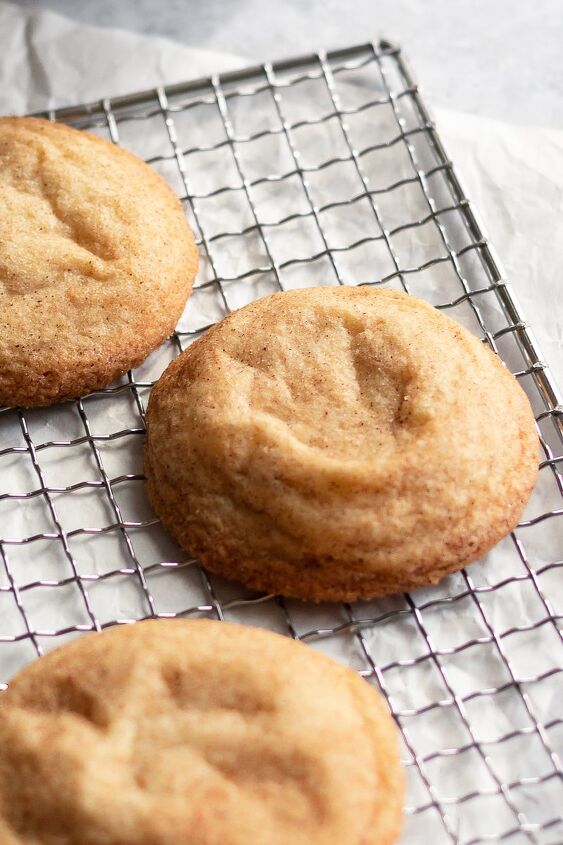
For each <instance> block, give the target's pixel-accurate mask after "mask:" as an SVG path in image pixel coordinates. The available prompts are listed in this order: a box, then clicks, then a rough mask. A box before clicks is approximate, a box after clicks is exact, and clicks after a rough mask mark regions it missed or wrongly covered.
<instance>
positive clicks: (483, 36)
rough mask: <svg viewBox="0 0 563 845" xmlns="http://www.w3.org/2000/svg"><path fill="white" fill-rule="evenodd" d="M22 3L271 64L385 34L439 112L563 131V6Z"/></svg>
mask: <svg viewBox="0 0 563 845" xmlns="http://www.w3.org/2000/svg"><path fill="white" fill-rule="evenodd" d="M20 5H21V6H28V7H33V8H48V9H52V10H54V11H58V12H60V13H62V14H65V15H67V16H68V17H70V18H73V19H75V20H82V21H84V22H88V23H94V24H98V25H101V26H112V27H122V28H124V29H129V30H135V31H137V32H144V33H152V34H155V35H163V36H167V37H169V38H172V39H175V40H177V41H179V42H181V43H183V44H186V45H190V46H194V47H199V48H202V49H209V50H218V51H226V52H229V53H236V54H239V55H241V56H248V57H249V59H250V60H261V61H266V60H270V59H277V58H283V57H285V56H288V55H298V54H300V53H304V52H310V51H312V50H317V49H320V48H330V47H339V46H346V45H349V44H354V43H359V42H361V41H366V40H369V39H372V38H377V37H379V36H385V37H386V38H389V39H391V40H395V41H398V42H400V43H401V45H402V46H403V47H404V48H405V50H406V52H407V54H408V55H409V57H410V58H411V62H412V64H413V65H414V67H415V70H416V75H417V78H418V79H419V80H420V81H421V83H422V85H423V86H424V89H425V91H426V93H427V96H428V99H429V100H430V101H431V102H432V103H433V104H434V105H437V106H446V107H449V108H457V109H459V110H461V111H464V112H469V113H472V114H479V115H485V116H488V117H498V118H500V119H502V120H507V121H510V122H512V123H518V124H524V125H537V126H548V127H554V128H559V129H563V58H562V52H563V51H562V44H563V2H562V0H534V2H531V0H455V2H452V0H350V2H343V0H279V1H278V2H275V0H118V2H115V1H114V0H97V2H95V3H86V2H76V0H20ZM0 41H1V35H0Z"/></svg>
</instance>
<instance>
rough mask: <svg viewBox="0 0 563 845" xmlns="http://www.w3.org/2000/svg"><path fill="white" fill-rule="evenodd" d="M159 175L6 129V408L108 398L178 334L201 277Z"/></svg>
mask: <svg viewBox="0 0 563 845" xmlns="http://www.w3.org/2000/svg"><path fill="white" fill-rule="evenodd" d="M197 262H198V256H197V248H196V246H195V243H194V239H193V236H192V233H191V231H190V229H189V227H188V225H187V222H186V219H185V217H184V214H183V212H182V208H181V205H180V203H179V201H178V199H177V198H176V196H175V194H174V193H173V191H172V190H171V188H170V187H169V186H168V185H167V184H166V182H165V181H164V180H163V179H162V178H161V177H160V176H158V175H157V174H156V173H155V171H154V170H151V168H150V167H149V166H148V165H146V164H145V163H144V162H142V161H141V160H140V159H138V158H137V157H136V156H134V155H132V154H131V153H129V152H127V151H125V150H122V149H119V148H118V147H115V146H114V145H112V144H110V143H109V142H107V141H104V140H102V139H101V138H97V137H96V136H94V135H91V134H89V133H87V132H79V131H77V130H76V129H70V128H69V127H67V126H63V125H62V124H57V123H52V122H49V121H47V120H39V119H36V118H23V117H3V118H0V405H24V406H28V407H29V406H33V405H48V404H50V403H52V402H59V401H62V400H63V399H69V398H73V397H76V396H81V395H83V394H84V393H87V392H89V391H91V390H95V389H97V388H101V387H105V386H106V385H107V384H110V383H111V382H112V381H113V380H114V379H115V378H117V377H118V376H120V375H121V374H122V373H124V372H126V371H127V370H128V369H129V368H130V367H134V366H137V365H138V364H140V363H141V361H142V360H143V359H144V358H145V357H146V355H147V354H148V353H149V352H151V351H152V350H153V349H154V348H155V347H156V346H158V344H159V343H161V341H163V340H164V339H165V338H166V337H168V335H170V334H171V332H172V331H173V329H174V326H175V324H176V322H177V320H178V318H179V316H180V314H181V313H182V310H183V308H184V305H185V303H186V300H187V298H188V296H189V293H190V290H191V286H192V283H193V280H194V276H195V273H196V270H197Z"/></svg>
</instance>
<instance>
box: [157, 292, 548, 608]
mask: <svg viewBox="0 0 563 845" xmlns="http://www.w3.org/2000/svg"><path fill="white" fill-rule="evenodd" d="M538 451H539V450H538V440H537V435H536V432H535V427H534V419H533V416H532V413H531V409H530V405H529V402H528V399H527V398H526V396H525V394H524V392H523V391H522V389H521V388H520V387H519V385H518V384H517V382H516V380H515V378H514V377H513V376H512V375H511V373H510V372H509V371H508V370H507V369H506V367H505V366H504V365H503V364H502V362H501V361H500V360H499V359H498V358H497V357H496V356H495V355H494V354H493V353H492V352H491V351H490V350H489V349H488V348H487V347H486V346H485V345H484V344H483V343H481V342H480V341H479V340H478V339H477V338H475V337H474V336H473V335H471V334H470V333H469V332H468V331H466V330H465V329H464V328H462V327H461V326H459V325H458V324H457V323H455V322H453V320H451V319H449V318H447V317H445V316H444V315H443V314H441V313H440V312H439V311H437V310H435V309H434V308H432V307H431V306H429V305H427V304H426V303H424V302H421V301H420V300H417V299H415V298H413V297H408V296H407V295H406V294H402V293H395V292H391V291H384V290H373V289H370V288H350V287H348V288H327V287H323V288H309V289H305V290H294V291H291V292H288V293H282V294H275V295H274V296H270V297H267V298H265V299H262V300H259V301H258V302H254V303H252V304H251V305H248V306H246V307H245V308H243V309H241V310H240V311H236V312H235V313H233V314H232V315H231V316H229V317H227V318H226V319H225V320H223V321H222V322H221V323H219V324H218V325H216V326H215V327H214V328H212V329H211V330H210V331H209V332H208V333H207V334H206V335H205V336H204V337H202V338H201V339H200V340H198V341H197V342H196V343H194V344H193V345H192V346H191V347H190V348H189V349H188V350H187V351H186V352H184V353H183V354H182V355H181V356H180V357H179V358H177V359H176V360H175V361H173V362H172V364H170V366H169V367H168V369H167V370H166V371H165V373H164V375H163V376H162V378H161V379H160V381H159V382H158V384H157V385H156V387H155V388H154V391H153V394H152V396H151V399H150V403H149V410H148V438H147V444H146V451H145V463H146V474H147V477H148V493H149V496H150V499H151V501H152V503H153V505H154V508H155V510H156V512H157V514H158V515H159V516H160V518H161V519H162V522H163V523H164V525H165V527H166V528H167V529H168V530H169V531H170V532H171V534H173V536H174V537H175V538H176V539H177V540H178V541H179V542H180V543H181V545H182V546H184V548H185V549H186V550H187V551H188V552H189V553H190V554H192V555H193V556H194V557H197V558H198V559H199V560H200V561H201V562H202V563H203V564H204V565H205V566H207V567H209V569H210V570H212V571H214V572H218V573H220V574H222V575H225V576H227V577H231V578H235V579H238V580H240V581H243V582H244V583H245V584H247V585H249V586H251V587H255V588H257V589H260V590H265V591H269V592H280V593H283V594H286V595H290V596H297V597H300V598H305V599H313V600H322V599H326V600H338V599H345V600H352V599H356V598H361V597H370V596H376V595H381V594H385V593H392V592H397V591H402V590H405V589H408V588H412V587H416V586H418V585H424V584H430V583H435V582H436V581H438V580H439V579H440V578H442V577H443V576H444V575H445V574H447V573H449V572H452V571H454V570H457V569H459V568H461V567H462V566H464V564H466V563H469V562H471V561H473V560H475V559H476V558H478V557H480V556H481V555H483V554H484V553H485V552H487V551H488V550H489V549H490V548H491V547H492V546H493V545H494V544H495V543H496V542H497V541H498V540H500V539H501V537H503V536H504V535H505V534H506V533H507V532H508V531H510V529H511V528H512V527H513V526H514V525H515V524H516V522H517V520H518V518H519V516H520V514H521V512H522V510H523V508H524V505H525V503H526V501H527V499H528V496H529V494H530V491H531V489H532V487H533V484H534V481H535V478H536V474H537V464H538Z"/></svg>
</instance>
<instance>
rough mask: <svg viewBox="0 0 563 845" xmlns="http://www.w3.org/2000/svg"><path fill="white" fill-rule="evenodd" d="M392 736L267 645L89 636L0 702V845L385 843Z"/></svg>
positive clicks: (199, 623)
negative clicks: (0, 840) (1, 844)
mask: <svg viewBox="0 0 563 845" xmlns="http://www.w3.org/2000/svg"><path fill="white" fill-rule="evenodd" d="M396 734H397V732H396V729H395V726H394V724H393V722H392V720H391V717H390V716H389V713H388V712H387V709H386V707H385V705H384V703H383V701H382V699H381V698H380V697H379V695H378V694H377V693H376V692H375V690H374V689H372V688H370V686H369V684H368V683H367V682H366V681H364V680H362V679H361V678H360V677H359V676H358V675H356V674H355V673H354V672H352V671H351V670H349V669H346V668H344V667H343V666H341V665H340V664H338V663H336V662H335V661H333V660H331V659H329V658H328V657H325V656H324V655H321V654H319V653H318V652H316V651H314V650H313V649H311V648H309V647H307V646H305V645H302V644H300V643H295V642H293V641H292V640H290V639H289V638H286V637H281V636H279V635H277V634H273V633H271V632H268V631H264V630H259V629H253V628H246V627H243V626H239V625H234V624H230V623H220V622H212V621H209V620H194V621H186V620H158V621H149V622H140V623H137V624H135V625H127V626H116V627H114V628H111V629H109V630H106V631H104V632H102V633H101V634H88V635H87V636H85V637H81V638H80V639H79V640H76V641H75V642H73V643H71V644H70V645H66V646H64V647H62V648H61V649H58V650H56V651H54V652H51V653H50V654H49V655H47V656H46V657H44V658H41V659H40V660H37V661H35V662H34V663H32V664H30V665H28V666H27V667H26V668H25V669H23V670H22V671H21V672H20V673H18V674H17V675H16V677H15V678H14V679H13V680H12V682H11V683H10V686H9V688H8V690H7V692H5V693H3V694H2V695H1V696H0V838H1V839H2V842H3V843H6V845H30V843H33V845H55V843H56V845H78V843H80V845H99V843H101V842H104V843H105V845H156V843H158V845H248V843H249V842H253V843H256V845H287V843H288V842H291V843H293V845H392V843H393V842H395V841H396V839H397V837H398V833H399V827H400V819H401V809H402V802H403V778H402V773H401V769H400V765H399V760H398V752H397V736H396Z"/></svg>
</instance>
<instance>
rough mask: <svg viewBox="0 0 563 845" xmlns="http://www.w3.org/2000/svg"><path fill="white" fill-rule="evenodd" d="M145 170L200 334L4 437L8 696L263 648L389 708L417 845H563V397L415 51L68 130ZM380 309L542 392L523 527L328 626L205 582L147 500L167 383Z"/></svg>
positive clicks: (171, 98) (2, 556)
mask: <svg viewBox="0 0 563 845" xmlns="http://www.w3.org/2000/svg"><path fill="white" fill-rule="evenodd" d="M48 116H49V117H50V118H52V119H58V120H62V121H65V122H67V123H70V124H72V125H74V126H77V127H79V128H87V129H89V130H91V131H94V132H96V133H97V134H100V135H102V136H104V137H106V138H109V139H110V140H111V141H113V142H115V143H117V144H123V145H124V146H126V147H129V148H130V149H132V150H133V151H134V152H136V153H137V154H139V155H141V156H142V157H143V158H144V159H145V160H147V161H148V162H149V163H150V164H151V165H152V166H153V167H155V168H156V169H157V170H158V171H159V172H160V173H161V174H162V175H163V176H164V177H165V178H167V179H168V180H169V181H170V182H171V184H172V185H173V187H174V188H175V189H176V190H177V192H178V194H179V196H180V197H181V199H182V202H183V204H184V207H185V210H186V213H187V215H188V217H189V219H190V222H191V224H192V226H193V228H194V230H195V232H196V233H197V236H198V240H199V246H200V252H201V256H202V270H201V274H200V278H199V281H198V283H197V286H196V288H195V290H194V292H193V295H192V298H191V299H190V302H189V303H188V306H187V309H186V312H185V314H184V316H183V318H182V320H181V321H180V323H179V326H178V330H177V332H176V333H175V335H174V336H173V338H171V339H170V341H169V342H167V343H165V344H163V346H162V347H161V348H160V349H159V350H158V351H157V352H156V353H154V354H153V355H152V356H150V357H149V359H148V360H147V361H146V362H145V364H143V365H142V366H141V367H139V368H137V369H136V370H135V371H132V372H130V373H128V374H127V376H126V377H124V378H122V379H121V380H120V381H119V382H118V383H116V384H115V385H112V386H111V387H109V388H108V389H106V390H101V391H97V392H96V393H94V394H92V395H91V396H88V397H85V398H84V399H82V400H80V401H76V402H69V403H65V404H63V405H59V406H55V407H53V408H50V409H48V410H47V411H45V410H40V411H24V410H20V409H10V408H6V409H3V410H2V411H1V412H0V434H1V449H0V520H1V522H0V525H1V529H0V534H1V535H2V539H1V540H0V573H1V574H0V611H1V612H0V681H2V682H4V683H3V684H2V688H5V687H6V683H5V682H6V681H7V680H8V679H9V677H10V676H11V675H12V674H13V672H15V671H16V670H17V669H18V668H20V667H21V666H22V665H24V664H25V663H26V662H27V661H29V660H32V659H34V658H35V657H37V656H38V655H40V654H42V653H43V652H45V651H47V650H49V649H51V648H53V647H55V646H58V645H61V644H62V643H63V642H65V641H66V640H68V639H71V638H73V637H75V636H78V635H80V634H81V633H82V632H87V631H93V630H100V629H102V628H105V627H107V626H110V625H114V624H116V623H127V622H132V621H135V620H137V619H142V618H145V617H172V616H190V615H195V616H197V615H204V616H209V617H215V618H218V619H223V618H226V619H235V620H238V621H240V622H243V623H247V624H256V625H263V626H266V627H269V628H273V629H274V630H277V631H280V632H282V633H285V634H289V635H291V636H293V637H296V638H299V639H301V640H303V641H305V642H307V643H310V645H311V646H312V647H315V648H319V649H321V650H324V651H326V652H327V653H329V654H332V655H334V656H335V657H337V658H338V659H340V660H343V661H344V662H346V663H348V664H349V665H351V666H352V667H354V668H356V669H357V671H358V672H360V673H361V674H362V675H363V676H364V677H365V678H366V679H367V680H368V682H370V683H373V684H374V685H375V686H377V687H379V689H380V690H381V691H382V692H383V694H384V695H385V697H386V699H387V701H388V703H389V707H390V709H391V711H392V713H393V715H394V717H395V719H396V721H397V723H398V725H399V727H400V729H401V732H402V740H403V742H402V757H403V760H404V764H405V767H406V772H407V781H408V796H407V805H408V806H407V815H406V824H405V831H404V834H403V842H405V843H417V842H423V841H424V842H432V843H433V845H438V844H439V843H451V842H453V843H463V845H476V843H482V842H504V841H506V842H510V843H511V844H512V845H516V843H518V845H519V844H520V843H542V845H547V843H561V842H563V823H562V821H561V807H562V806H563V785H562V783H561V780H562V768H561V759H560V756H559V753H558V749H559V751H560V750H561V747H562V740H563V718H561V701H562V693H563V685H562V681H561V679H562V671H563V648H562V643H561V637H562V635H561V630H560V621H561V619H562V613H563V611H562V608H563V590H562V589H561V583H560V582H561V567H562V566H563V561H561V560H560V559H559V558H560V556H561V554H560V553H561V547H562V546H561V525H562V522H561V516H562V515H563V508H562V504H563V502H562V491H563V487H562V480H561V475H560V473H559V468H560V462H561V460H562V459H563V451H562V443H563V438H562V414H561V408H560V407H559V405H558V397H557V392H556V388H555V386H554V384H553V382H552V380H551V378H550V374H549V372H548V370H547V369H546V367H545V366H544V364H543V363H542V362H541V357H540V356H539V352H538V350H537V346H536V344H535V341H534V338H533V336H532V334H531V332H530V330H529V328H528V326H527V325H526V323H525V322H524V320H523V317H522V316H521V312H520V311H519V309H518V306H517V304H516V303H515V300H514V296H513V293H512V291H511V290H510V287H509V286H508V285H507V283H506V281H505V279H504V277H503V275H502V271H501V269H500V265H499V262H498V260H497V259H496V257H495V254H494V252H493V249H492V247H491V246H490V244H488V242H487V239H486V237H485V235H484V234H483V229H482V226H481V224H480V223H479V221H478V218H477V216H476V214H475V211H474V210H473V208H472V206H471V205H470V203H469V201H468V199H467V197H466V195H465V193H464V191H463V188H462V187H461V185H460V182H459V180H458V177H457V175H456V173H455V170H454V168H453V166H452V164H451V162H450V161H449V159H448V157H447V154H446V152H445V150H444V148H443V146H442V143H441V141H440V138H439V136H438V134H437V132H436V130H435V128H434V126H433V124H432V121H431V119H430V116H429V114H428V111H427V109H426V107H425V105H424V103H423V101H422V99H421V97H420V94H419V92H418V88H417V85H416V83H415V81H414V79H413V77H412V75H411V73H410V71H409V70H408V68H407V66H406V64H405V61H404V59H403V58H402V56H401V53H400V51H399V50H398V49H397V48H396V47H394V46H393V45H391V44H389V43H387V42H380V43H379V44H377V45H362V46H359V47H353V48H350V49H346V50H340V51H336V52H332V53H329V54H319V55H314V56H308V57H305V58H303V59H298V60H291V61H286V62H281V63H278V64H275V65H269V64H266V65H263V66H261V67H256V68H252V69H249V70H245V71H241V72H236V73H229V74H225V75H222V76H216V77H212V78H210V79H202V80H197V81H194V82H188V83H186V84H181V85H176V86H172V87H169V88H158V89H156V90H152V91H148V92H144V93H140V94H136V95H133V96H128V97H121V98H117V99H113V100H112V99H105V100H103V101H101V102H96V103H93V104H89V105H83V106H77V107H76V108H70V109H63V110H61V111H58V112H54V111H53V112H50V113H49V115H48ZM310 284H325V285H326V284H374V285H384V286H386V287H394V288H402V289H404V290H406V291H408V292H410V293H413V294H416V295H418V296H421V297H423V298H426V299H427V300H429V301H430V302H432V303H433V304H434V305H435V306H436V307H438V308H441V309H443V310H444V311H445V312H446V313H448V314H450V315H451V316H452V317H454V318H455V319H457V320H459V321H460V322H462V323H464V324H465V325H466V326H469V328H471V329H472V330H473V331H474V332H475V333H476V334H477V335H479V336H480V337H481V338H482V339H483V340H484V342H487V343H489V344H490V345H491V346H492V347H493V349H495V350H496V351H497V352H498V353H499V354H500V355H501V356H502V357H503V358H504V360H505V361H506V362H507V364H508V366H510V368H511V369H512V371H513V372H514V373H515V374H516V376H517V378H518V379H519V381H520V384H521V385H522V387H523V388H524V389H525V390H526V391H527V393H528V395H529V397H530V400H531V402H532V406H533V408H534V411H535V414H536V419H537V424H538V432H539V435H540V440H541V448H542V463H541V470H540V480H539V483H538V487H537V489H536V492H535V494H534V496H533V497H532V500H531V502H530V505H529V507H528V510H527V512H526V514H525V516H524V519H523V521H522V522H521V523H520V525H519V526H518V527H517V529H516V530H515V531H514V533H513V534H512V535H511V537H509V538H507V539H506V540H505V541H503V542H502V543H500V544H499V546H497V548H496V549H495V550H494V551H493V552H492V553H491V554H490V555H489V556H488V557H487V560H486V561H484V562H479V563H476V564H474V565H473V566H472V567H470V568H469V569H468V570H466V571H463V572H462V573H458V574H457V575H454V576H452V577H450V578H448V579H446V580H445V581H444V582H442V584H440V585H439V586H438V587H435V588H432V589H427V590H420V591H418V592H416V593H413V594H412V595H411V594H408V595H404V596H395V597H391V598H388V599H383V600H378V601H373V602H358V603H356V604H347V605H330V604H325V605H319V606H312V605H306V604H301V603H299V602H296V601H288V600H283V599H280V598H276V597H264V596H259V595H257V594H255V593H252V592H250V591H248V590H245V589H244V588H243V587H241V586H240V585H237V584H232V583H229V582H227V581H224V580H222V579H220V578H217V577H215V576H213V575H210V574H209V573H206V572H205V571H202V570H200V569H199V567H198V566H197V564H196V563H195V562H194V561H189V560H186V559H185V556H184V555H183V553H182V552H181V550H179V549H178V547H177V546H176V545H175V544H174V543H173V542H172V541H171V540H170V538H168V537H167V536H166V535H165V533H164V532H163V531H162V529H161V528H160V526H159V524H158V521H157V520H156V519H155V518H154V514H152V513H151V511H150V508H149V506H148V504H147V502H146V498H145V496H144V492H143V476H142V464H141V446H142V440H143V432H144V419H145V409H146V404H147V399H148V394H149V392H150V388H151V386H152V384H153V382H154V380H155V379H156V378H157V377H158V376H159V374H160V373H161V372H162V370H163V369H164V367H165V366H166V364H167V363H168V362H169V361H170V360H171V359H172V358H173V357H174V356H175V355H176V354H178V352H179V351H180V350H181V349H183V348H185V347H186V346H187V345H188V344H189V343H190V342H192V341H193V339H194V338H196V337H198V336H199V335H200V334H201V333H202V332H203V331H205V329H206V328H208V327H209V325H210V324H212V323H213V322H215V321H216V320H218V319H220V318H221V317H223V316H224V315H225V314H226V313H228V311H230V310H231V309H232V308H233V307H238V306H240V305H243V304H245V302H248V301H250V300H251V299H253V298H255V297H257V296H262V295H265V294H267V293H270V292H273V291H276V290H279V289H288V288H291V287H302V286H304V285H310Z"/></svg>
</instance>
